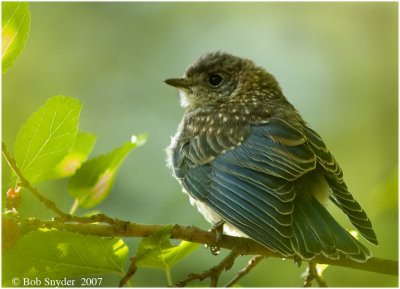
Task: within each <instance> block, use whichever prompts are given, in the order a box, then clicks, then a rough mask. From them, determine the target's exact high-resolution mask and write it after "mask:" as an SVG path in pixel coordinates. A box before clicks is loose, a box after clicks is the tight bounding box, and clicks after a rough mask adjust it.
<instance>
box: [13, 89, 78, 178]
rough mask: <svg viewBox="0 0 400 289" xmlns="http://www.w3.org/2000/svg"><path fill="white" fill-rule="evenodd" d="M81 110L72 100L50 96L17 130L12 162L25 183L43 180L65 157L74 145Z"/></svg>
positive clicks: (76, 101) (60, 96) (59, 96)
mask: <svg viewBox="0 0 400 289" xmlns="http://www.w3.org/2000/svg"><path fill="white" fill-rule="evenodd" d="M81 108H82V104H81V103H80V102H79V101H78V100H77V99H75V98H70V97H66V96H62V95H58V96H54V97H52V98H51V99H49V100H48V101H47V102H46V104H45V105H44V106H42V107H40V108H39V110H38V111H37V112H35V113H33V114H32V116H31V117H30V118H29V119H28V121H27V122H26V123H25V124H24V125H23V126H22V127H21V129H20V130H19V132H18V136H17V140H16V141H15V144H14V151H15V160H16V161H17V165H18V168H19V169H20V170H21V172H22V174H23V175H24V176H25V178H26V179H27V180H28V181H30V182H31V183H38V182H40V181H42V180H45V179H47V178H48V177H49V176H51V175H52V173H53V170H54V167H55V166H56V165H57V164H58V163H59V162H60V161H61V160H62V159H63V158H64V157H65V156H66V155H67V154H68V152H69V151H70V149H71V148H72V146H73V145H74V142H75V138H76V134H77V131H78V122H79V114H80V111H81Z"/></svg>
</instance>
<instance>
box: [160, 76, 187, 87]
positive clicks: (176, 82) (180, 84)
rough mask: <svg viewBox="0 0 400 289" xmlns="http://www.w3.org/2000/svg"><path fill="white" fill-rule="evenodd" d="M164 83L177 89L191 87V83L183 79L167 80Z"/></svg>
mask: <svg viewBox="0 0 400 289" xmlns="http://www.w3.org/2000/svg"><path fill="white" fill-rule="evenodd" d="M164 82H165V83H166V84H169V85H171V86H174V87H177V88H188V87H190V86H191V83H190V82H188V81H187V80H186V79H184V78H168V79H166V80H164Z"/></svg>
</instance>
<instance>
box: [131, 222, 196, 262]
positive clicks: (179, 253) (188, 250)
mask: <svg viewBox="0 0 400 289" xmlns="http://www.w3.org/2000/svg"><path fill="white" fill-rule="evenodd" d="M173 228H174V225H172V224H171V225H167V226H165V227H164V228H162V229H159V230H157V231H156V232H154V233H153V234H152V235H150V236H149V237H146V238H143V239H142V240H141V241H140V242H139V245H138V250H137V253H136V266H137V267H147V268H157V269H163V270H169V269H170V268H171V267H172V266H174V265H175V264H176V263H178V262H179V261H181V260H182V259H184V258H185V257H187V256H189V255H190V254H192V253H193V252H194V251H196V250H197V249H198V248H199V247H200V244H198V243H192V242H187V241H182V242H181V243H180V244H179V245H178V246H172V245H171V243H170V241H169V237H170V236H171V233H172V229H173Z"/></svg>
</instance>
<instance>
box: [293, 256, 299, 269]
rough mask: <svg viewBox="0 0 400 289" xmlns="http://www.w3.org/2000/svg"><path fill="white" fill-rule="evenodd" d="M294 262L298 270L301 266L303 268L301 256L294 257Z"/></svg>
mask: <svg viewBox="0 0 400 289" xmlns="http://www.w3.org/2000/svg"><path fill="white" fill-rule="evenodd" d="M293 261H294V263H295V264H296V266H297V267H298V268H300V266H301V258H300V256H299V255H294V257H293Z"/></svg>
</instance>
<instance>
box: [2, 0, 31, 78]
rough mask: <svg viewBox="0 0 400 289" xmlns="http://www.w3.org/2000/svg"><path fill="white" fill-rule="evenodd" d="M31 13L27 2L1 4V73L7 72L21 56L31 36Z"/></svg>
mask: <svg viewBox="0 0 400 289" xmlns="http://www.w3.org/2000/svg"><path fill="white" fill-rule="evenodd" d="M30 24H31V12H30V11H29V6H28V3H27V2H3V3H1V64H2V67H1V71H2V73H4V72H6V71H7V70H8V69H9V68H10V67H11V66H12V65H13V64H14V62H15V60H16V59H17V58H18V56H19V55H20V54H21V52H22V49H23V48H24V46H25V42H26V40H27V39H28V36H29V29H30Z"/></svg>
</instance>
